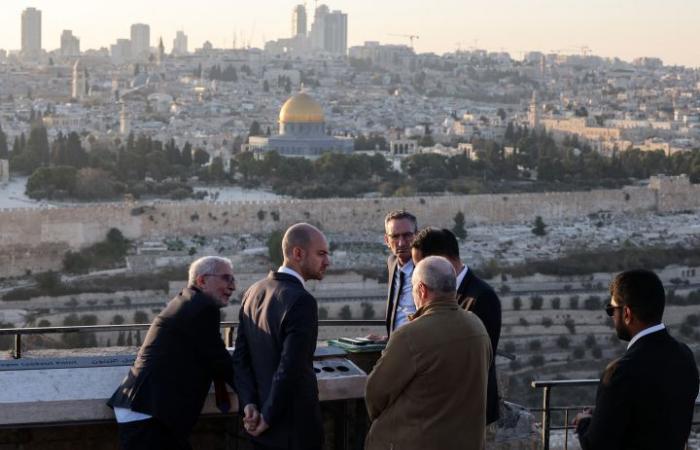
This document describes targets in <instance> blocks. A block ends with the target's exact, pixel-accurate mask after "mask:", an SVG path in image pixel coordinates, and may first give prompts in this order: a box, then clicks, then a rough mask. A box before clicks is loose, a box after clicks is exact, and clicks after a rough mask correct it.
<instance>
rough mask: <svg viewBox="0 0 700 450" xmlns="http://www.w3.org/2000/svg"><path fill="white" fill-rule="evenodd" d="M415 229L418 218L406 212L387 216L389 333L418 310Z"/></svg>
mask: <svg viewBox="0 0 700 450" xmlns="http://www.w3.org/2000/svg"><path fill="white" fill-rule="evenodd" d="M416 231H418V224H417V221H416V217H415V216H414V215H413V214H411V213H409V212H407V211H404V210H398V211H391V212H390V213H389V214H387V215H386V217H385V218H384V243H385V244H386V246H387V247H389V250H390V251H391V254H390V255H389V258H388V259H387V271H388V273H389V278H388V279H387V284H388V286H389V289H388V293H387V300H386V332H387V336H390V335H391V333H392V332H393V331H395V330H396V329H397V328H399V327H401V326H402V325H405V324H407V323H408V316H409V315H411V314H413V313H415V312H416V305H415V304H414V303H413V293H412V292H413V290H412V287H411V275H412V274H413V260H412V259H411V243H412V242H413V237H414V236H415V234H416ZM370 337H374V338H378V337H377V336H370Z"/></svg>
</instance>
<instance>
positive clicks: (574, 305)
mask: <svg viewBox="0 0 700 450" xmlns="http://www.w3.org/2000/svg"><path fill="white" fill-rule="evenodd" d="M569 309H578V295H572V296H571V297H569Z"/></svg>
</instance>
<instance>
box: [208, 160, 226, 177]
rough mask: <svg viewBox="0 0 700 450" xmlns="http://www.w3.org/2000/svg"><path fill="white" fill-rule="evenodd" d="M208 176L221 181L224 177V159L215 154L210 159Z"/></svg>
mask: <svg viewBox="0 0 700 450" xmlns="http://www.w3.org/2000/svg"><path fill="white" fill-rule="evenodd" d="M209 176H210V177H211V178H212V179H213V180H214V181H221V180H223V179H224V178H226V172H225V171H224V161H223V160H222V159H221V156H215V157H214V159H212V160H211V164H210V165H209Z"/></svg>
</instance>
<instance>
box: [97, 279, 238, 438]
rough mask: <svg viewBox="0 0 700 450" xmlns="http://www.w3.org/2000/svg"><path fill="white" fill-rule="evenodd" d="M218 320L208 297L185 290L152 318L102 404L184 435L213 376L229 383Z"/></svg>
mask: <svg viewBox="0 0 700 450" xmlns="http://www.w3.org/2000/svg"><path fill="white" fill-rule="evenodd" d="M220 321H221V315H220V311H219V306H218V305H217V304H216V302H215V301H214V299H213V298H211V297H209V296H208V295H205V294H204V293H202V292H201V291H199V290H198V289H196V288H186V289H184V290H183V291H182V292H181V293H180V294H178V295H177V296H176V297H175V298H173V299H172V300H171V301H170V302H169V303H168V305H167V306H166V308H165V309H164V310H163V311H162V312H161V313H160V314H158V316H157V317H156V318H155V319H154V320H153V323H151V327H150V328H149V330H148V334H147V335H146V338H145V340H144V342H143V345H142V346H141V349H140V350H139V353H138V355H137V356H136V361H135V362H134V365H133V367H132V368H131V370H130V371H129V374H128V375H127V376H126V378H124V381H122V384H121V386H119V388H117V390H116V392H115V393H114V395H112V398H110V399H109V401H108V403H107V404H108V405H109V406H111V407H115V406H117V407H122V408H130V409H131V410H133V411H138V412H142V413H146V414H150V415H151V416H153V417H155V418H156V419H158V420H160V421H161V422H163V423H164V424H165V425H167V426H168V427H169V428H170V429H171V430H172V431H173V433H175V434H177V435H180V436H181V437H184V438H186V437H187V436H188V435H189V433H190V431H191V429H192V427H193V426H194V424H195V422H196V421H197V418H198V417H199V414H200V412H201V411H202V406H203V405H204V400H205V399H206V396H207V393H208V392H209V387H210V386H211V382H212V380H213V379H221V380H224V381H226V382H228V383H229V384H230V385H231V386H233V364H232V360H231V356H230V355H229V353H228V351H227V350H226V346H225V345H224V342H223V341H222V340H221V333H220V330H219V324H220Z"/></svg>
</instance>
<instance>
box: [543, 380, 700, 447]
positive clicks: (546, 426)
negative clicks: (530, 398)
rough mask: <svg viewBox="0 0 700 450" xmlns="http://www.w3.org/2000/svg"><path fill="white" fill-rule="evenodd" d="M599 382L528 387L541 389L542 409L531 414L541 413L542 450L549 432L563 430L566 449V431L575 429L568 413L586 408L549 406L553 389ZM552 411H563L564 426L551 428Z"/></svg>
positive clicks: (560, 382) (699, 400)
mask: <svg viewBox="0 0 700 450" xmlns="http://www.w3.org/2000/svg"><path fill="white" fill-rule="evenodd" d="M599 382H600V379H597V378H589V379H575V380H535V381H532V383H530V385H531V386H532V387H533V388H535V389H543V391H542V408H534V409H531V410H530V411H532V412H540V411H541V412H542V449H543V450H549V437H550V431H551V430H565V431H566V432H565V434H564V449H565V450H566V449H568V441H569V433H568V431H567V430H570V429H573V428H575V427H574V426H573V425H570V424H569V411H571V410H581V409H583V408H585V407H586V406H590V405H584V406H550V400H551V390H552V389H553V388H555V387H562V388H570V387H576V386H594V385H597V384H598V383H599ZM698 407H700V396H699V397H698V398H697V399H696V400H695V408H696V409H697V408H698ZM553 411H564V425H563V426H552V425H551V423H550V422H551V413H552V412H553ZM698 424H700V422H697V421H696V422H692V423H691V425H698Z"/></svg>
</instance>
